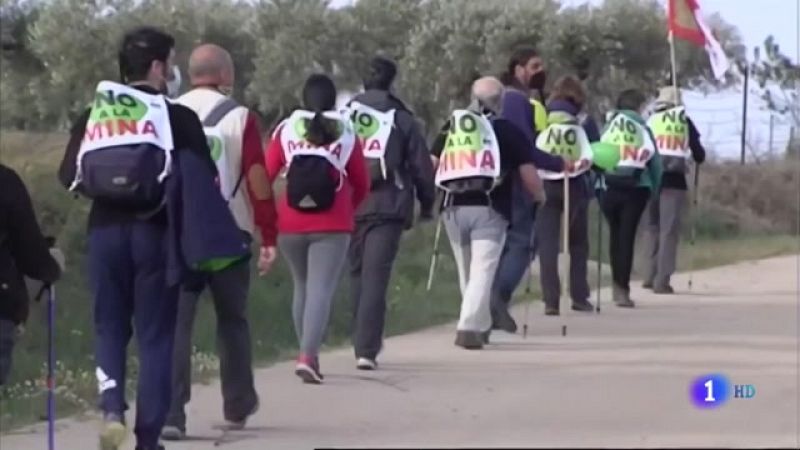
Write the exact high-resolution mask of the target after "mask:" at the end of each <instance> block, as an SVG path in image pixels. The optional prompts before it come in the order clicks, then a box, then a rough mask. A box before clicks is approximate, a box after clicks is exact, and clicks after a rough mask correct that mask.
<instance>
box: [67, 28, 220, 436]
mask: <svg viewBox="0 0 800 450" xmlns="http://www.w3.org/2000/svg"><path fill="white" fill-rule="evenodd" d="M174 46H175V40H174V39H173V37H172V36H170V35H169V34H167V33H165V32H163V31H160V30H158V29H155V28H152V27H141V28H136V29H134V30H132V31H130V32H128V33H126V34H125V35H124V37H123V39H122V45H121V48H120V51H119V70H120V75H121V78H122V79H121V82H112V81H103V82H101V83H100V84H99V85H98V88H97V92H96V94H95V100H94V102H93V105H92V107H91V108H89V109H88V110H87V111H86V112H84V113H83V114H81V115H80V117H79V118H78V119H77V121H76V123H75V124H74V126H73V127H72V130H71V132H70V139H69V143H68V144H67V147H66V151H65V155H64V159H63V161H62V162H61V167H60V169H59V178H60V180H61V182H62V183H63V184H64V186H65V187H67V188H69V189H71V190H74V191H77V192H80V193H82V194H84V195H86V196H87V197H89V198H91V199H92V200H93V201H92V207H91V211H90V213H89V230H88V233H89V237H88V259H89V278H90V286H91V290H92V293H93V295H94V334H95V362H96V364H97V369H96V375H97V379H98V386H99V391H100V410H101V411H102V413H103V428H102V431H101V433H100V448H101V449H103V450H115V449H118V448H120V446H121V445H122V443H123V441H124V439H125V437H126V428H125V423H126V421H125V411H126V410H127V409H128V406H127V404H126V402H125V390H126V387H127V384H126V365H127V347H128V343H129V341H130V338H131V335H132V334H133V332H134V330H135V334H136V339H137V343H138V353H139V380H138V385H137V402H136V403H137V405H136V406H137V408H136V426H135V428H134V433H135V435H136V449H137V450H157V449H163V448H164V447H163V446H162V445H161V444H160V443H159V437H160V435H161V429H162V427H163V425H164V422H165V420H166V416H167V412H168V411H169V406H170V398H171V372H172V370H171V368H172V349H173V339H174V336H175V321H176V316H177V306H178V288H177V286H174V287H170V286H168V282H167V261H168V250H167V245H166V243H167V240H168V229H169V228H168V220H167V217H168V215H167V211H166V209H165V208H164V204H165V203H164V200H165V194H164V192H165V190H164V187H163V185H164V181H165V180H166V179H167V178H168V176H169V175H170V170H171V161H172V159H173V157H174V156H173V155H172V153H176V155H175V156H178V155H179V154H181V153H183V152H194V153H195V154H196V155H197V158H199V160H200V161H203V162H204V164H207V167H208V170H210V171H213V172H216V168H215V166H214V162H213V161H212V160H211V157H210V155H209V153H210V152H209V149H208V146H207V144H206V137H205V134H204V133H203V127H202V125H201V124H200V121H199V119H198V118H197V115H196V114H195V113H194V112H193V111H192V110H190V109H189V108H187V107H185V106H182V105H178V104H174V103H172V102H168V101H167V100H166V96H167V95H174V93H175V92H177V88H178V86H177V85H176V83H174V82H173V81H174V80H176V76H175V73H176V69H175V64H174V58H175V50H174ZM109 130H116V132H114V133H111V132H109ZM131 322H133V327H131Z"/></svg>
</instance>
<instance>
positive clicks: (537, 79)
mask: <svg viewBox="0 0 800 450" xmlns="http://www.w3.org/2000/svg"><path fill="white" fill-rule="evenodd" d="M546 82H547V73H545V71H544V70H542V71H541V72H537V73H536V74H534V75H533V76H532V77H531V80H530V81H529V82H528V87H529V88H531V89H536V90H537V91H541V90H542V89H544V85H545V83H546Z"/></svg>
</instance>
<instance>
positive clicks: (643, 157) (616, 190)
mask: <svg viewBox="0 0 800 450" xmlns="http://www.w3.org/2000/svg"><path fill="white" fill-rule="evenodd" d="M646 101H647V98H646V97H645V96H644V94H642V93H641V92H640V91H638V90H635V89H629V90H625V91H623V92H622V93H621V94H620V95H619V97H618V99H617V108H616V110H615V111H612V112H611V113H610V114H609V119H610V120H609V122H608V123H607V124H606V127H605V129H604V131H603V134H602V136H601V137H600V142H603V143H607V144H611V145H614V146H616V147H617V148H618V149H619V153H620V159H619V163H618V165H617V167H616V168H615V169H614V170H612V171H610V172H606V173H604V174H603V176H602V179H601V183H602V185H603V186H604V188H605V192H604V193H603V194H602V195H601V201H600V203H601V205H600V206H601V208H602V210H603V214H604V215H605V217H606V220H607V221H608V226H609V235H610V239H609V256H610V259H611V274H612V278H613V280H614V284H613V299H614V303H615V304H616V305H617V306H619V307H624V308H633V307H634V306H635V303H634V301H633V300H631V297H630V278H631V270H632V267H633V255H634V245H635V241H636V229H637V227H638V225H639V220H640V219H641V217H642V213H643V212H644V209H645V206H646V205H647V202H648V200H649V199H650V197H651V196H652V195H653V193H654V192H658V189H659V186H660V184H661V157H660V155H659V154H658V151H657V146H656V143H655V140H654V139H653V136H652V135H651V134H650V131H649V130H648V129H647V126H646V125H647V124H646V123H645V121H644V119H643V118H642V110H643V109H644V106H645V102H646Z"/></svg>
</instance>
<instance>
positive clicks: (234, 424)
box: [225, 397, 261, 431]
mask: <svg viewBox="0 0 800 450" xmlns="http://www.w3.org/2000/svg"><path fill="white" fill-rule="evenodd" d="M260 407H261V402H260V401H259V400H258V397H256V403H255V404H254V405H253V407H252V408H251V409H250V411H249V412H248V413H247V414H245V416H244V417H243V418H241V419H239V420H230V419H225V427H226V428H227V429H228V430H233V431H238V430H242V429H244V426H245V425H247V419H249V418H250V417H251V416H254V415H255V414H256V413H257V412H258V408H260Z"/></svg>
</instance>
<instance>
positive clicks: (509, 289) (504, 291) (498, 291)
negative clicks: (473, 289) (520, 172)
mask: <svg viewBox="0 0 800 450" xmlns="http://www.w3.org/2000/svg"><path fill="white" fill-rule="evenodd" d="M513 183H514V184H513V187H512V190H511V193H512V195H511V198H512V204H511V223H510V224H509V227H508V232H507V234H506V242H505V246H504V247H503V253H502V255H501V256H500V265H499V266H498V268H497V274H496V275H495V278H494V284H493V286H492V311H496V310H498V309H499V308H508V305H509V303H510V302H511V297H512V296H513V295H514V291H515V290H516V289H517V286H519V283H520V281H522V278H523V277H524V276H525V271H527V270H528V267H529V266H530V264H531V262H532V261H533V260H534V258H535V257H536V245H535V241H534V238H533V224H534V218H535V216H536V206H535V204H534V203H533V200H532V198H531V196H530V195H529V194H528V193H527V192H525V190H524V187H523V186H522V184H521V182H520V180H519V177H518V176H516V175H514V179H513Z"/></svg>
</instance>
